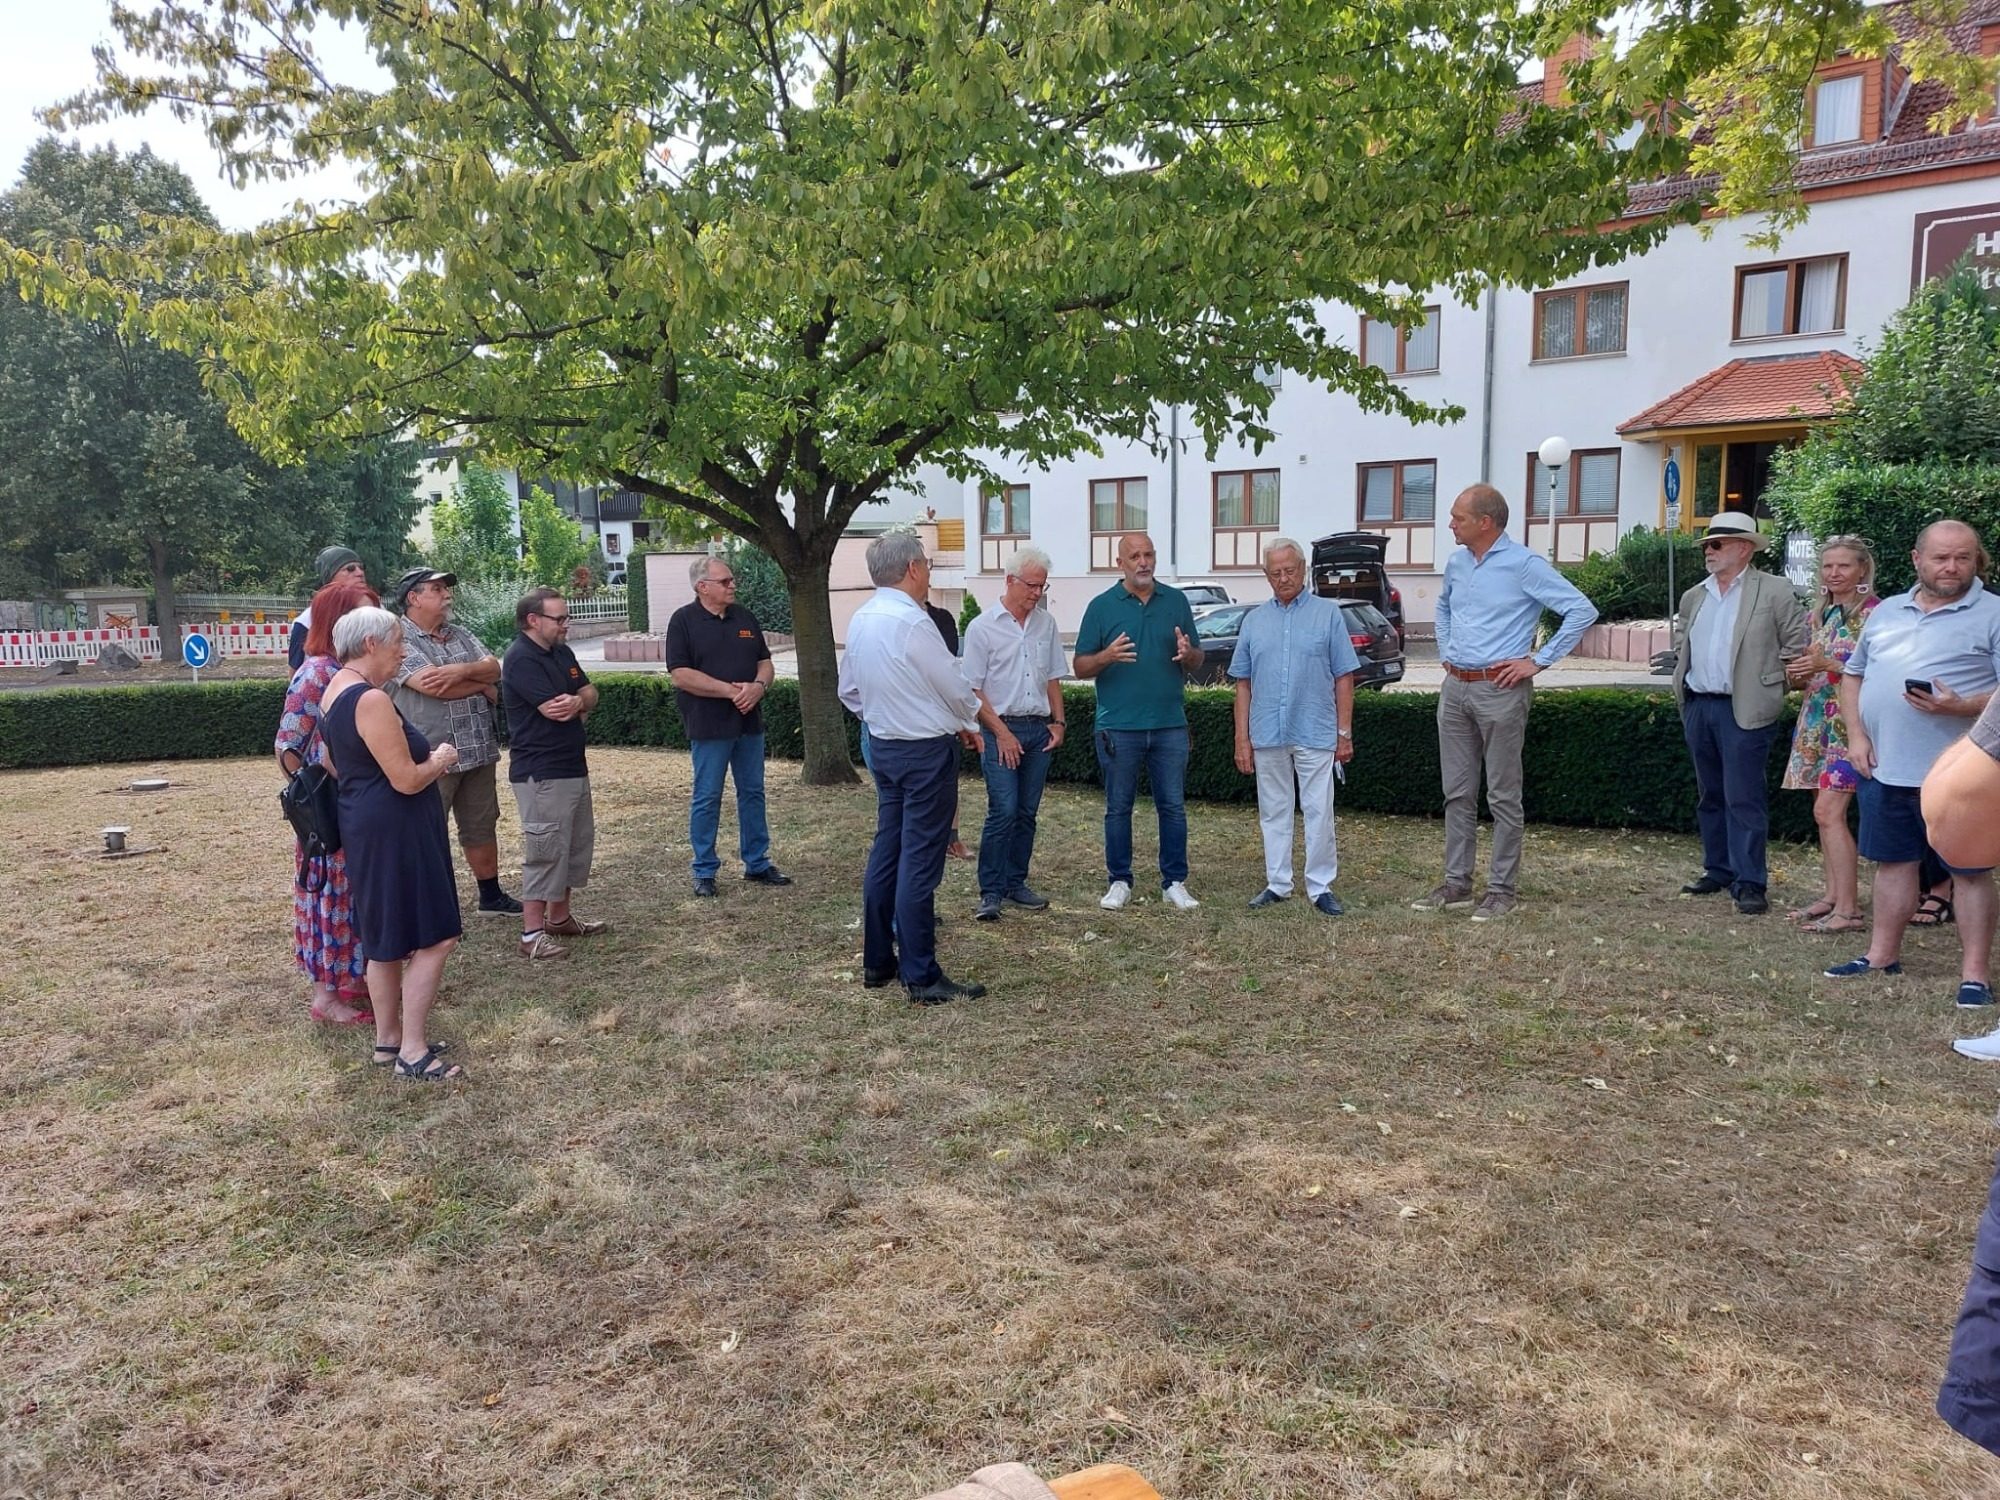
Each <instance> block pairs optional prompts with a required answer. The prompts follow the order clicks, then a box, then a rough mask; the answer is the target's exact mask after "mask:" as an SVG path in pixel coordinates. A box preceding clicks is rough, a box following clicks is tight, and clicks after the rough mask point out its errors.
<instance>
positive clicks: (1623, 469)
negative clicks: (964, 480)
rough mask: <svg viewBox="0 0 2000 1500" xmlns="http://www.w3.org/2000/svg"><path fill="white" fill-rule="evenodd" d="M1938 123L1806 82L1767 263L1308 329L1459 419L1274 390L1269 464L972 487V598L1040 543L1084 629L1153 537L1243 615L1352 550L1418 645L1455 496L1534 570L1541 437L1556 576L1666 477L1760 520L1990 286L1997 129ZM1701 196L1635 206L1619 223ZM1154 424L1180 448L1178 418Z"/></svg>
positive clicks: (1649, 199) (1666, 254) (1709, 262)
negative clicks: (1814, 421)
mask: <svg viewBox="0 0 2000 1500" xmlns="http://www.w3.org/2000/svg"><path fill="white" fill-rule="evenodd" d="M1972 9H1973V12H1974V15H1975V19H1973V20H1971V21H1969V22H1967V23H1965V24H1964V25H1963V26H1962V27H1961V28H1960V32H1959V38H1960V44H1961V45H1963V46H1965V47H1966V48H1967V49H1968V50H1976V51H1979V52H1982V53H1985V54H1992V53H1995V52H2000V3H1996V0H1975V3H1974V5H1973V7H1972ZM1542 87H1543V85H1542V84H1539V83H1537V84H1531V85H1527V86H1526V90H1529V91H1539V90H1540V89H1541V88H1542ZM1938 102H1939V100H1938V97H1937V93H1936V90H1935V89H1934V88H1933V87H1931V86H1928V85H1923V86H1916V87H1912V86H1911V85H1910V83H1909V82H1908V78H1907V74H1905V73H1904V71H1903V69H1902V68H1901V66H1900V64H1899V63H1898V62H1897V61H1896V60H1895V59H1894V58H1893V57H1891V58H1889V59H1885V60H1878V61H1874V62H1868V61H1863V60H1860V59H1853V58H1846V57H1842V58H1840V59H1837V60H1836V61H1834V62H1832V63H1829V64H1827V65H1826V66H1824V67H1823V68H1822V69H1821V70H1820V77H1819V81H1818V82H1817V83H1816V85H1815V87H1814V95H1813V99H1812V101H1811V117H1812V121H1813V128H1812V138H1811V140H1810V141H1809V143H1808V145H1807V146H1806V148H1805V149H1804V150H1802V151H1801V153H1800V155H1799V165H1798V181H1799V184H1800V186H1801V188H1802V189H1803V191H1804V195H1805V198H1806V201H1807V203H1808V204H1809V206H1810V215H1809V217H1808V219H1807V221H1806V222H1805V223H1804V224H1803V225H1801V226H1800V227H1799V228H1798V229H1797V230H1795V231H1793V232H1791V233H1789V234H1788V235H1786V237H1785V239H1784V242H1783V244H1782V246H1781V247H1780V249H1779V250H1778V251H1776V252H1775V253H1774V252H1771V251H1768V250H1764V249H1760V248H1755V247H1753V246H1752V245H1751V244H1750V243H1749V241H1750V238H1751V237H1752V235H1753V234H1754V233H1756V231H1757V230H1758V228H1759V227H1760V224H1759V223H1758V222H1755V221H1735V222H1726V223H1713V224H1711V225H1710V228H1711V230H1712V233H1711V234H1710V236H1709V237H1707V238H1704V237H1703V236H1702V234H1701V233H1700V232H1699V231H1698V230H1697V229H1695V228H1693V227H1689V226H1681V227H1677V228H1675V229H1674V230H1673V231H1672V232H1671V233H1670V234H1669V235H1668V236H1667V238H1666V239H1665V240H1664V241H1663V242H1662V243H1661V244H1660V245H1659V246H1657V247H1656V248H1655V249H1653V250H1652V251H1651V252H1649V253H1648V254H1646V255H1644V256H1642V257H1639V258H1636V259H1633V260H1629V261H1626V262H1624V263H1623V264H1620V265H1617V266H1614V267H1609V268H1602V269H1599V270H1598V271H1595V272H1593V273H1591V274H1590V275H1588V276H1585V277H1581V278H1578V279H1577V280H1575V281H1572V282H1567V283H1564V284H1562V285H1559V286H1556V287H1552V288H1547V289H1541V290H1529V289H1523V288H1516V287H1500V288H1498V289H1497V290H1495V291H1489V292H1488V293H1487V294H1486V295H1485V296H1483V297H1482V298H1481V299H1480V301H1479V303H1478V304H1477V305H1475V306H1471V307H1467V306H1463V305H1460V304H1459V303H1456V302H1454V301H1452V300H1451V299H1450V298H1449V297H1445V298H1441V299H1440V300H1439V301H1438V303H1437V304H1436V305H1435V306H1434V307H1433V308H1432V310H1431V315H1430V317H1429V319H1428V320H1427V321H1426V322H1425V323H1424V325H1423V326H1421V327H1419V328H1415V329H1410V330H1406V331H1402V332H1400V333H1399V332H1398V330H1396V329H1393V328H1388V327H1384V326H1382V325H1379V324H1377V325H1374V326H1372V327H1367V328H1364V326H1363V320H1362V319H1361V318H1360V317H1359V316H1358V315H1357V314H1355V313H1354V312H1352V311H1351V310H1348V309H1345V308H1340V307H1334V306H1329V307H1327V308H1326V309H1325V310H1324V312H1323V317H1324V318H1325V320H1326V325H1327V327H1328V328H1329V329H1330V330H1332V331H1333V332H1334V333H1335V334H1336V335H1337V336H1340V337H1343V338H1344V339H1345V340H1346V341H1347V343H1348V346H1349V347H1350V348H1356V349H1358V350H1359V351H1360V352H1361V353H1362V355H1363V357H1364V358H1365V359H1367V360H1368V361H1369V362H1370V363H1372V364H1378V365H1380V366H1381V367H1382V368H1384V369H1385V370H1388V371H1389V372H1390V373H1391V374H1392V375H1393V376H1394V378H1395V379H1397V380H1398V381H1400V382H1402V383H1403V384H1404V385H1405V386H1406V387H1407V388H1408V389H1409V391H1410V393H1411V394H1412V395H1414V396H1417V397H1419V398H1420V399H1422V400H1424V401H1425V402H1427V403H1429V404H1432V405H1438V406H1444V405H1457V406H1460V407H1463V408H1464V410H1465V412H1466V413H1467V415H1466V417H1465V418H1464V420H1462V421H1460V422H1458V423H1456V424H1453V425H1450V426H1438V425H1427V424H1426V425H1419V424H1413V423H1410V422H1408V421H1406V420H1404V419H1402V418H1400V417H1396V416H1391V415H1384V414H1378V413H1372V412H1365V411H1363V410H1361V409H1360V408H1359V407H1358V406H1357V405H1356V404H1355V403H1354V401H1353V400H1352V399H1351V398H1349V397H1346V396H1344V395H1340V394H1336V393H1333V392H1330V391H1328V390H1326V389H1325V388H1323V387H1319V386H1316V385H1311V384H1308V383H1306V382H1304V381H1299V380H1296V379H1294V378H1291V377H1286V378H1285V383H1284V384H1283V385H1282V386H1281V387H1280V388H1279V389H1278V391H1277V393H1276V396H1275V399H1274V401H1273V404H1272V409H1271V414H1270V418H1269V425H1270V427H1271V428H1272V430H1273V431H1275V432H1276V433H1277V438H1276V440H1275V441H1274V442H1272V443H1270V444H1268V445H1267V446H1266V447H1265V448H1264V449H1263V450H1262V451H1261V452H1253V451H1251V450H1250V449H1249V448H1247V447H1243V446H1224V447H1222V448H1220V449H1218V450H1217V451H1216V452H1215V453H1213V454H1209V453H1207V452H1205V451H1203V449H1202V447H1201V445H1200V440H1199V438H1198V437H1197V438H1195V439H1194V441H1193V442H1192V443H1189V442H1187V441H1185V439H1184V441H1183V444H1182V447H1181V451H1180V452H1179V453H1178V454H1168V453H1154V452H1152V451H1150V450H1149V449H1147V448H1145V447H1143V446H1141V445H1138V444H1131V443H1118V442H1111V441H1107V442H1106V443H1105V445H1104V453H1103V456H1102V457H1094V456H1089V455H1085V456H1080V457H1078V458H1075V459H1072V460H1068V461H1065V462H1061V463H1056V464H1052V465H1049V466H1048V467H1046V468H1042V469H1038V470H1034V471H1021V472H1019V473H1018V474H1011V475H1008V478H1009V479H1010V481H1011V483H1010V484H1009V485H1007V486H1006V487H1004V488H1003V489H1001V490H1000V491H998V492H996V493H982V492H981V491H980V490H979V489H978V488H977V487H968V491H967V494H966V501H965V516H966V522H967V526H968V529H969V530H970V531H971V532H972V536H971V538H970V542H969V547H968V552H967V556H966V580H965V582H966V587H967V588H969V589H970V590H971V591H972V592H973V593H974V594H975V595H977V596H978V597H979V599H980V601H981V603H982V604H985V605H987V606H989V607H990V605H991V603H992V601H993V599H994V598H995V597H996V596H997V594H998V592H999V589H1000V586H1001V577H1000V570H1001V567H1002V563H1003V560H1004V558H1005V556H1006V555H1007V554H1008V553H1009V552H1011V551H1012V550H1013V549H1014V548H1015V547H1017V546H1019V545H1021V543H1023V542H1025V541H1030V540H1032V541H1033V542H1034V543H1035V545H1037V546H1039V547H1041V548H1042V549H1043V550H1045V551H1046V552H1048V554H1049V555H1050V557H1051V558H1052V559H1053V560H1054V567H1053V568H1052V569H1051V573H1050V581H1051V590H1050V607H1051V608H1052V609H1053V610H1054V611H1055V612H1056V616H1057V618H1058V620H1059V621H1061V623H1062V624H1063V626H1064V628H1066V629H1074V628H1075V626H1076V625H1077V623H1078V621H1079V619H1080V617H1081V615H1082V613H1083V606H1084V604H1085V603H1086V602H1087V601H1088V599H1089V598H1090V597H1091V596H1092V595H1093V594H1095V593H1097V592H1099V591H1101V590H1102V589H1103V588H1105V587H1106V586H1107V585H1108V583H1109V582H1110V581H1111V579H1112V578H1113V577H1115V576H1116V570H1115V568H1114V567H1113V564H1112V551H1113V548H1114V546H1115V544H1116V538H1117V535H1118V534H1119V533H1120V532H1123V531H1127V530H1133V529H1139V528H1144V529H1147V530H1149V531H1150V532H1151V534H1152V537H1153V540H1154V542H1155V544H1156V545H1157V547H1158V548H1159V551H1160V557H1161V572H1162V574H1163V575H1164V576H1166V577H1168V578H1178V579H1180V580H1183V581H1188V580H1206V581H1215V582H1219V583H1221V584H1222V585H1223V586H1224V587H1226V588H1227V589H1228V590H1229V591H1230V593H1231V594H1232V595H1234V596H1235V597H1238V598H1258V597H1263V596H1265V595H1266V594H1267V593H1268V590H1266V588H1265V587H1264V582H1263V578H1262V575H1261V573H1260V571H1259V565H1258V549H1259V547H1260V545H1261V543H1262V542H1263V541H1264V540H1265V539H1267V538H1269V537H1271V536H1275V535H1279V534H1283V535H1288V536H1293V537H1297V538H1299V539H1300V540H1302V541H1306V542H1308V543H1309V542H1310V541H1311V540H1312V539H1313V538H1315V537H1319V536H1324V535H1327V534H1329V533H1332V532H1338V531H1347V530H1354V529H1366V530H1372V531H1379V532H1381V533H1382V534H1383V535H1385V536H1387V537H1388V538H1389V539H1390V546H1389V558H1390V562H1391V563H1392V565H1393V566H1394V567H1395V568H1396V570H1397V573H1398V582H1399V584H1400V587H1401V589H1402V592H1403V598H1404V607H1405V611H1406V613H1407V616H1408V618H1409V619H1410V620H1411V621H1412V622H1413V623H1421V622H1428V621H1429V620H1431V619H1432V618H1433V617H1434V609H1435V601H1436V597H1437V589H1438V586H1439V583H1440V582H1441V576H1440V574H1441V568H1442V565H1443V561H1444V559H1445V557H1446V555H1447V554H1448V553H1449V552H1450V550H1451V548H1452V545H1453V544H1452V541H1451V535H1450V532H1449V530H1448V529H1447V528H1446V525H1445V519H1446V512H1447V511H1448V510H1449V508H1450V504H1451V499H1452V497H1453V496H1455V495H1456V494H1457V493H1458V492H1459V491H1460V490H1462V489H1463V488H1464V487H1465V486H1467V485H1469V484H1472V483H1475V482H1477V481H1481V480H1484V481H1486V482H1488V483H1491V484H1493V485H1495V486H1497V487H1498V488H1499V489H1500V491H1501V492H1502V493H1503V494H1504V495H1506V496H1507V498H1508V500H1509V501H1510V502H1511V504H1512V506H1513V509H1514V519H1513V521H1512V524H1511V527H1510V529H1511V530H1512V532H1513V534H1514V535H1515V536H1516V537H1520V538H1524V539H1525V540H1527V541H1528V542H1530V544H1532V545H1536V546H1540V547H1544V548H1546V547H1547V546H1548V544H1549V536H1548V523H1547V510H1548V504H1549V488H1548V482H1549V477H1550V476H1549V475H1548V473H1547V471H1545V470H1542V469H1541V468H1540V465H1539V463H1538V462H1537V461H1536V460H1535V458H1534V454H1535V451H1536V449H1537V448H1538V447H1539V446H1540V444H1541V442H1542V440H1543V439H1544V438H1547V437H1550V436H1553V435H1560V436H1562V437H1564V438H1566V439H1567V440H1568V441H1569V443H1570V445H1571V447H1572V450H1573V454H1574V456H1573V457H1572V459H1571V461H1570V463H1569V464H1568V465H1566V466H1565V468H1564V469H1563V470H1562V471H1561V472H1560V473H1559V474H1558V475H1557V476H1556V527H1557V534H1556V537H1555V551H1556V556H1557V557H1558V558H1559V559H1563V560H1574V559H1577V558H1581V557H1583V556H1584V555H1586V553H1588V552H1594V551H1602V550H1606V549H1608V548H1610V547H1611V546H1612V545H1613V544H1614V543H1615V542H1616V540H1617V537H1618V536H1619V535H1620V534H1622V533H1623V532H1625V531H1627V530H1630V529H1631V528H1633V527H1636V526H1650V527H1660V526H1663V525H1664V524H1665V523H1666V495H1665V479H1666V474H1667V468H1668V463H1669V461H1670V460H1671V461H1672V462H1673V464H1674V465H1675V466H1676V467H1677V470H1678V474H1677V478H1678V481H1679V488H1680V500H1681V505H1680V517H1679V520H1680V525H1681V526H1682V527H1683V528H1694V527H1696V526H1699V525H1700V524H1701V522H1702V521H1703V519H1704V518H1706V517H1707V516H1710V515H1712V514H1714V513H1715V512H1716V511H1717V510H1718V509H1723V508H1735V509H1743V510H1748V511H1752V512H1757V511H1758V510H1759V509H1760V502H1761V497H1762V493H1763V489H1764V485H1765V480H1766V478H1767V476H1768V470H1769V464H1770V459H1771V455H1772V454H1773V453H1774V452H1775V451H1776V450H1777V449H1778V448H1779V447H1780V446H1782V445H1785V444H1788V443H1794V442H1797V441H1798V440H1799V439H1800V437H1802V436H1803V434H1804V431H1805V428H1804V424H1803V420H1802V418H1804V417H1809V416H1812V415H1818V414H1821V413H1823V412H1824V411H1825V410H1826V409H1827V405H1828V401H1829V399H1830V394H1829V393H1830V392H1831V391H1837V390H1839V389H1840V388H1843V387H1844V386H1846V385H1847V384H1849V383H1851V381H1852V379H1853V378H1854V376H1855V374H1856V372H1857V371H1858V370H1859V369H1860V366H1859V364H1858V362H1857V359H1856V356H1857V355H1858V354H1859V353H1860V352H1861V349H1862V345H1863V344H1864V343H1867V342H1869V341H1871V340H1872V338H1873V336H1874V335H1875V334H1876V333H1877V332H1878V330H1879V329H1880V328H1881V326H1882V324H1883V322H1884V321H1885V320H1886V319H1888V318H1889V316H1890V315H1891V314H1893V313H1894V312H1895V311H1896V310H1897V309H1898V308H1900V307H1901V306H1902V305H1903V304H1904V303H1905V302H1906V301H1907V300H1908V299H1909V295H1910V292H1911V291H1912V289H1913V288H1914V287H1915V286H1916V285H1917V284H1918V283H1919V282H1920V281H1922V280H1923V279H1925V278H1927V277H1929V276H1933V275H1936V274H1938V273H1939V272H1941V271H1942V270H1944V269H1945V268H1947V267H1949V266H1950V265H1951V264H1952V262H1953V261H1954V260H1956V259H1957V258H1958V257H1959V256H1960V255H1961V254H1964V253H1966V252H1967V251H1971V252H1972V253H1973V254H1974V255H1975V256H1977V257H1991V266H1992V267H1993V270H1992V272H1991V273H1989V274H1992V275H1994V276H1995V278H1996V280H2000V120H1996V118H1995V114H1994V111H1992V110H1989V111H1988V112H1987V113H1986V115H1985V116H1984V118H1982V119H1981V120H1979V121H1976V122H1975V123H1973V124H1972V125H1971V126H1969V127H1965V128H1962V129H1959V130H1956V131H1954V132H1952V133H1951V134H1949V135H1946V136H1934V135H1931V134H1929V133H1927V131H1926V130H1925V127H1924V121H1925V119H1926V118H1927V117H1928V116H1929V115H1930V114H1931V113H1932V111H1933V110H1935V108H1936V107H1937V104H1938ZM1696 186H1697V185H1695V184H1690V183H1688V182H1685V181H1673V182H1665V183H1660V184H1656V185H1652V186H1649V187H1647V188H1645V189H1643V190H1641V191H1639V192H1638V193H1635V194H1634V195H1633V199H1632V212H1633V214H1634V215H1635V216H1638V215H1644V214H1647V213H1656V212H1659V211H1661V210H1662V209H1664V208H1666V207H1668V206H1669V205H1671V204H1672V203H1674V202H1676V201H1678V200H1679V199H1680V198H1681V197H1683V196H1684V195H1686V194H1687V193H1689V192H1691V191H1694V190H1695V187H1696ZM1160 425H1161V429H1162V430H1168V429H1170V428H1175V427H1177V428H1178V430H1179V431H1181V432H1182V433H1183V434H1184V435H1185V434H1187V432H1188V430H1189V423H1188V422H1187V419H1186V417H1185V415H1184V414H1182V415H1180V416H1179V418H1178V420H1177V419H1176V416H1175V414H1173V413H1171V412H1168V413H1165V414H1163V418H1162V421H1161V424H1160ZM1001 472H1002V473H1006V470H1005V469H1004V468H1003V469H1002V470H1001ZM1531 494H1532V496H1533V499H1534V505H1535V509H1536V517H1537V518H1536V519H1533V520H1532V521H1531V519H1530V518H1529V517H1527V516H1526V515H1525V514H1524V512H1525V510H1526V506H1525V505H1524V501H1526V500H1527V499H1528V497H1529V496H1530V495H1531Z"/></svg>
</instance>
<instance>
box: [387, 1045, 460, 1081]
mask: <svg viewBox="0 0 2000 1500" xmlns="http://www.w3.org/2000/svg"><path fill="white" fill-rule="evenodd" d="M464 1076H465V1069H463V1068H461V1067H460V1066H459V1065H458V1064H457V1063H448V1062H446V1061H445V1060H444V1059H443V1058H442V1057H439V1056H438V1049H437V1048H436V1047H432V1048H431V1049H430V1050H429V1051H428V1052H426V1053H425V1054H424V1055H423V1056H422V1057H420V1058H418V1059H417V1060H416V1061H415V1062H404V1061H403V1059H402V1058H400V1057H399V1058H397V1059H396V1077H397V1079H398V1081H400V1082H403V1083H451V1082H453V1081H455V1080H457V1079H460V1078H463V1077H464Z"/></svg>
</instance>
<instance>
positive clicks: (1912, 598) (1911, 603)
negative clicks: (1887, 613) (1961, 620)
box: [1902, 578, 1986, 615]
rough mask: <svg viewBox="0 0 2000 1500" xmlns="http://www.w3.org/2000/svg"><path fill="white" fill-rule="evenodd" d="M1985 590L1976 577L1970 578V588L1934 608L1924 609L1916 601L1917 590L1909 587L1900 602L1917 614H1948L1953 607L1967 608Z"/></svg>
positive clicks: (1984, 586)
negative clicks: (1947, 602)
mask: <svg viewBox="0 0 2000 1500" xmlns="http://www.w3.org/2000/svg"><path fill="white" fill-rule="evenodd" d="M1985 592H1986V585H1985V584H1983V583H1981V582H1980V581H1979V580H1978V579H1977V578H1975V579H1973V580H1972V587H1971V588H1969V589H1967V590H1966V591H1965V592H1964V593H1962V594H1960V595H1959V596H1958V597H1957V598H1956V599H1954V600H1952V601H1951V603H1949V604H1940V605H1938V606H1937V607H1936V608H1935V609H1925V608H1924V607H1923V606H1922V605H1921V604H1919V603H1917V591H1916V590H1915V589H1911V590H1910V591H1909V592H1908V593H1906V594H1904V595H1903V596H1902V603H1903V605H1904V607H1905V608H1908V609H1914V610H1916V611H1917V612H1918V613H1919V614H1926V615H1942V614H1949V613H1950V612H1951V611H1952V610H1955V609H1966V608H1968V607H1969V606H1970V605H1971V604H1972V602H1973V601H1974V600H1975V599H1977V598H1978V597H1979V596H1980V595H1981V594H1983V593H1985Z"/></svg>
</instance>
